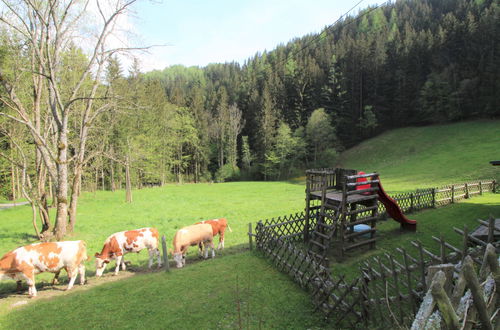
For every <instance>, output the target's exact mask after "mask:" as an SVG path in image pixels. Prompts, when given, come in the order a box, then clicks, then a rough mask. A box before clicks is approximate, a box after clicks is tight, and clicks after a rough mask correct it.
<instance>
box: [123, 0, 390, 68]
mask: <svg viewBox="0 0 500 330" xmlns="http://www.w3.org/2000/svg"><path fill="white" fill-rule="evenodd" d="M359 2H360V0H309V1H306V0H149V1H139V2H138V3H136V5H135V7H134V11H135V15H134V17H133V18H131V19H130V21H129V23H130V24H131V25H132V27H133V30H134V32H135V34H136V36H137V37H138V39H137V40H138V42H140V43H142V44H144V45H151V44H156V45H168V46H165V47H155V48H153V49H152V50H151V51H150V53H149V54H143V55H141V56H139V58H140V62H141V67H142V70H143V71H150V70H153V69H160V70H161V69H163V68H165V67H166V66H170V65H174V64H183V65H185V66H192V65H196V66H205V65H207V64H209V63H224V62H231V61H237V62H240V63H243V62H244V60H246V59H248V58H249V57H251V56H253V55H254V54H255V53H256V52H262V51H264V50H272V49H274V48H275V47H276V46H277V45H278V44H280V43H286V42H288V41H290V40H291V39H293V38H295V37H301V36H303V35H306V34H308V33H314V32H319V31H321V30H322V29H323V28H324V27H325V26H328V25H330V24H332V23H333V22H335V21H336V20H337V19H338V18H339V17H340V16H341V15H342V14H344V13H346V12H347V11H349V9H351V8H352V7H354V6H355V5H356V4H358V3H359ZM382 2H384V0H377V1H375V0H363V1H362V2H361V3H360V4H359V5H358V6H357V7H356V9H354V10H353V11H352V12H351V14H356V13H357V12H358V11H359V10H360V9H364V8H366V7H368V6H369V5H375V4H380V3H382Z"/></svg>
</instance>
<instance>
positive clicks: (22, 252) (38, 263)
mask: <svg viewBox="0 0 500 330" xmlns="http://www.w3.org/2000/svg"><path fill="white" fill-rule="evenodd" d="M86 260H89V258H88V256H87V247H86V244H85V242H84V241H64V242H44V243H35V244H30V245H26V246H22V247H19V248H17V249H15V250H13V251H10V252H7V254H5V255H4V256H3V257H2V259H0V279H13V280H16V281H17V283H18V289H19V285H20V281H21V280H26V282H27V283H28V294H29V296H30V297H31V298H33V297H36V295H37V291H36V287H35V274H38V273H43V272H51V273H55V274H56V275H55V277H54V280H53V282H52V283H53V284H55V283H56V282H57V278H58V276H59V273H60V271H61V270H62V269H65V270H66V272H67V273H68V277H69V284H68V287H67V289H66V290H70V289H71V288H72V287H73V284H74V283H75V280H76V277H77V276H78V274H80V284H81V285H83V284H85V265H84V264H83V262H84V261H86Z"/></svg>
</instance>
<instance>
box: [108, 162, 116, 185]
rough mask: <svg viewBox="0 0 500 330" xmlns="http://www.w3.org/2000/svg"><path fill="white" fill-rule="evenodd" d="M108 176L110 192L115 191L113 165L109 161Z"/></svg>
mask: <svg viewBox="0 0 500 330" xmlns="http://www.w3.org/2000/svg"><path fill="white" fill-rule="evenodd" d="M110 172H111V173H110V176H109V182H110V184H111V191H113V192H114V191H115V189H116V188H115V163H114V162H113V160H111V166H110Z"/></svg>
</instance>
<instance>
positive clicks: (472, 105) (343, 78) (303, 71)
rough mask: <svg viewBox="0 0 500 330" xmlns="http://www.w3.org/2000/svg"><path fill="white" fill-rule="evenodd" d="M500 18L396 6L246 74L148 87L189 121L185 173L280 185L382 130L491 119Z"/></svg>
mask: <svg viewBox="0 0 500 330" xmlns="http://www.w3.org/2000/svg"><path fill="white" fill-rule="evenodd" d="M499 18H500V17H499V5H498V3H496V2H495V1H482V0H474V1H468V0H419V1H396V2H393V3H389V4H386V5H383V6H380V7H372V8H367V9H365V10H363V11H361V12H359V14H358V15H356V16H354V17H348V18H346V19H344V20H342V21H340V22H337V23H336V24H334V25H332V26H330V27H327V28H325V30H324V31H323V32H322V33H321V34H319V35H308V36H305V37H301V38H297V39H296V40H293V41H291V42H289V43H287V44H286V45H279V46H278V47H277V48H276V49H274V50H272V51H269V52H267V51H265V52H263V53H258V54H256V55H255V56H253V57H252V58H250V59H248V60H247V61H246V62H245V63H244V65H242V66H240V65H239V64H238V63H225V64H212V65H209V66H207V67H204V68H198V67H189V68H186V67H183V66H174V67H169V68H166V69H165V70H163V71H155V72H150V73H148V74H146V75H145V77H144V78H145V79H147V80H148V81H151V82H152V81H159V82H160V84H161V86H162V88H163V89H164V90H165V93H166V97H167V100H168V101H169V102H170V103H172V104H175V105H176V106H178V107H182V108H187V109H189V110H190V114H191V115H192V116H193V117H194V123H195V127H194V130H195V131H196V132H197V133H198V134H197V145H198V146H197V147H195V146H191V147H189V148H188V149H190V150H191V152H190V153H187V154H184V156H190V160H189V161H188V163H186V164H185V165H184V168H185V170H186V171H187V173H191V174H196V173H200V175H203V173H210V174H209V175H212V174H213V173H219V174H220V175H221V176H222V177H223V178H225V177H227V176H230V175H231V171H230V169H228V168H226V167H225V166H227V165H230V166H231V167H232V168H236V166H238V168H240V169H241V170H242V172H240V175H244V176H245V177H251V178H259V179H279V178H283V177H286V176H288V175H291V174H292V173H294V169H301V168H303V167H304V166H309V167H310V166H320V167H321V166H331V165H332V164H333V163H334V162H335V158H336V155H337V153H338V152H339V151H341V150H343V149H345V148H349V147H351V146H353V145H355V144H356V143H358V142H360V141H362V140H363V139H366V138H369V137H371V136H374V135H376V134H378V133H380V132H383V131H386V130H388V129H392V128H396V127H405V126H409V125H428V124H433V123H443V122H452V121H458V120H464V119H473V118H480V117H483V118H491V117H493V116H498V115H499V114H500V109H499V102H498V92H499V91H500V85H499V82H500V80H499V77H500V56H499V49H500V48H499V47H500V46H499V45H500V42H499V41H500V40H499V39H500V37H499V35H500V34H499V26H500V19H499ZM240 113H241V115H240ZM239 116H241V117H242V120H239ZM186 151H187V149H186ZM198 155H203V156H202V157H199V156H198ZM221 169H222V171H221ZM207 170H208V171H209V172H207ZM217 171H219V172H217ZM193 178H196V176H195V177H193Z"/></svg>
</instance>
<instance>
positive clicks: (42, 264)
mask: <svg viewBox="0 0 500 330" xmlns="http://www.w3.org/2000/svg"><path fill="white" fill-rule="evenodd" d="M226 227H227V228H228V229H229V230H230V231H231V228H230V227H229V226H228V225H227V221H226V219H224V218H221V219H214V220H206V221H201V222H197V223H196V224H194V225H191V226H187V227H184V228H181V229H179V230H178V231H177V233H176V234H175V236H174V240H173V245H174V250H173V256H174V261H175V263H176V266H177V268H182V267H183V266H184V265H185V264H186V253H187V250H188V248H189V247H190V246H195V245H197V246H198V247H199V254H200V255H202V253H203V251H204V252H205V254H204V257H205V259H206V258H207V257H208V249H209V248H210V249H211V255H212V258H213V257H214V256H215V252H214V244H213V238H214V236H216V235H219V245H218V247H217V248H218V249H221V248H222V249H223V248H224V232H225V230H226ZM158 246H159V234H158V230H157V229H156V228H141V229H135V230H129V231H121V232H118V233H114V234H113V235H111V236H109V237H108V238H107V239H106V241H105V242H104V246H103V248H102V251H101V253H96V254H95V266H96V276H97V277H100V276H102V273H103V272H104V269H105V268H106V265H107V264H108V263H109V262H110V261H111V260H113V259H116V268H115V272H114V274H115V275H117V274H118V271H119V270H120V266H121V268H122V270H125V269H126V266H125V260H124V258H123V257H124V255H125V254H127V253H130V252H137V253H139V252H140V251H141V250H143V249H148V252H149V263H148V268H151V267H152V265H153V259H154V257H155V256H156V257H157V260H158V268H159V267H161V257H160V250H159V249H158ZM88 260H90V258H89V257H88V256H87V248H86V244H85V242H84V241H64V242H44V243H35V244H30V245H26V246H22V247H19V248H17V249H15V250H12V251H10V252H7V254H5V255H4V256H3V257H2V259H0V280H2V279H13V280H15V281H17V289H18V291H20V289H21V282H22V280H25V281H26V282H27V283H28V287H29V289H28V293H29V295H30V297H35V296H36V294H37V292H36V287H35V274H38V273H42V272H51V273H54V274H55V276H54V279H53V280H52V284H56V283H57V282H58V277H59V273H60V272H61V270H62V269H64V270H66V272H67V273H68V278H69V284H68V288H67V290H69V289H71V288H72V287H73V284H74V283H75V280H76V277H77V276H78V274H79V275H80V284H84V283H85V266H84V264H83V263H84V262H85V261H88Z"/></svg>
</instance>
